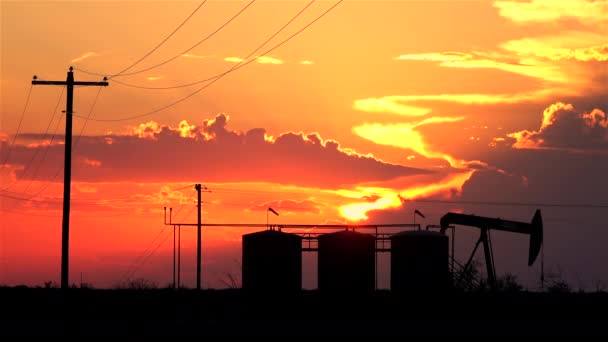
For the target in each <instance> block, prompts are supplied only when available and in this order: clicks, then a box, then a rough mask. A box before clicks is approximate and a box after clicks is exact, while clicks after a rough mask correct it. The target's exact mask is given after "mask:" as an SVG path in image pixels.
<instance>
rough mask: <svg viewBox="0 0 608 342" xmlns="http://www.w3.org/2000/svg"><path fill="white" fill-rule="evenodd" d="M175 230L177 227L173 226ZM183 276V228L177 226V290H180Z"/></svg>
mask: <svg viewBox="0 0 608 342" xmlns="http://www.w3.org/2000/svg"><path fill="white" fill-rule="evenodd" d="M173 228H175V226H173ZM181 275H182V226H177V288H178V289H180V288H181V287H182V285H181Z"/></svg>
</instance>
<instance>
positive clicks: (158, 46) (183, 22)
mask: <svg viewBox="0 0 608 342" xmlns="http://www.w3.org/2000/svg"><path fill="white" fill-rule="evenodd" d="M206 2H207V0H204V1H203V2H202V3H201V4H200V5H198V7H196V8H195V9H194V11H193V12H192V13H190V15H189V16H188V17H187V18H186V19H185V20H184V21H182V23H181V24H179V26H178V27H177V28H176V29H175V30H173V32H171V33H170V34H169V35H168V36H167V37H166V38H165V39H163V40H162V41H161V42H160V43H158V44H157V45H156V46H155V47H154V48H153V49H152V50H150V52H148V53H147V54H145V55H144V56H143V57H141V58H140V59H138V60H137V61H135V62H134V63H133V64H131V65H130V66H128V67H127V68H125V69H124V70H122V71H121V72H119V73H116V74H114V75H111V76H110V79H112V78H114V77H116V76H125V75H132V74H133V73H131V74H123V73H124V72H126V71H127V70H129V69H131V68H132V67H134V66H136V65H137V64H139V63H140V62H141V61H143V60H144V59H146V58H147V57H148V56H150V55H151V54H152V53H154V51H156V50H157V49H158V48H160V47H161V46H162V45H163V44H164V43H165V42H167V40H169V39H170V38H171V37H173V35H174V34H175V33H177V31H179V29H181V28H182V26H184V25H185V24H186V23H187V22H188V21H189V20H190V18H192V16H194V14H195V13H196V12H198V10H199V9H200V8H201V7H202V6H203V5H204V4H205V3H206ZM75 69H76V70H78V71H80V72H84V73H85V74H89V75H95V76H105V75H103V74H99V73H94V72H90V71H85V70H81V69H78V68H75Z"/></svg>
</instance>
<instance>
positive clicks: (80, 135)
mask: <svg viewBox="0 0 608 342" xmlns="http://www.w3.org/2000/svg"><path fill="white" fill-rule="evenodd" d="M100 93H101V88H100V89H99V91H98V92H97V95H96V96H95V99H94V100H93V103H92V104H91V108H89V113H88V115H87V116H86V117H84V119H85V120H86V121H85V122H84V124H83V125H82V128H81V129H80V133H79V134H78V136H77V137H76V140H75V141H74V150H75V149H76V148H77V147H78V143H79V142H80V138H81V137H82V135H83V133H84V130H85V128H86V124H87V122H88V121H89V120H90V119H91V117H92V115H93V109H95V105H96V104H97V101H98V99H99V95H100ZM58 127H59V124H58V125H57V127H56V128H55V133H57V128H58ZM54 136H55V135H53V137H54ZM51 142H52V140H51ZM49 146H50V144H49ZM47 153H48V149H47V150H46V151H45V154H44V155H43V160H44V158H45V157H46V154H47ZM40 165H41V164H39V166H38V168H39V167H40ZM38 168H37V169H36V172H35V174H37V173H38ZM62 170H63V165H60V166H59V168H58V169H57V172H55V175H54V176H53V177H51V179H50V180H48V181H47V182H46V184H45V185H44V186H43V187H42V188H41V189H39V190H38V191H37V192H35V193H34V194H26V193H25V190H27V188H28V187H29V186H30V185H31V184H32V183H33V182H34V178H32V180H31V181H30V183H29V184H28V185H27V187H26V189H25V190H24V193H23V195H27V196H28V197H27V198H25V199H24V200H27V199H32V198H34V197H36V196H38V195H40V194H41V193H43V192H44V191H46V189H48V187H49V186H50V185H51V183H52V182H53V181H54V180H55V179H56V178H57V177H58V176H59V174H60V173H61V171H62ZM0 196H1V194H0Z"/></svg>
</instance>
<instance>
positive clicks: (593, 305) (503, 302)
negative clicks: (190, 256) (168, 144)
mask: <svg viewBox="0 0 608 342" xmlns="http://www.w3.org/2000/svg"><path fill="white" fill-rule="evenodd" d="M0 298H1V303H2V304H1V306H2V309H1V314H0V322H1V326H2V329H1V333H0V337H8V336H20V337H23V336H35V335H39V336H52V335H69V336H71V337H77V336H78V337H86V338H94V337H99V336H116V337H118V336H125V335H128V336H137V337H160V336H177V335H197V336H200V337H208V336H218V337H219V336H222V337H229V336H256V335H258V336H259V335H262V336H266V335H273V336H288V337H298V336H310V337H313V336H314V337H317V338H321V337H324V336H336V335H337V336H376V337H377V336H385V335H400V336H446V337H454V336H464V335H477V336H495V337H499V336H501V337H502V336H524V335H525V336H558V335H559V336H562V337H564V336H576V337H581V336H599V335H608V327H607V326H606V322H608V319H607V318H608V312H607V311H606V308H607V307H608V293H563V294H550V293H527V292H518V293H495V294H490V293H454V294H444V295H438V294H426V295H425V294H420V293H412V294H411V295H407V296H397V295H394V294H391V293H389V292H376V293H373V294H368V295H348V294H341V295H336V294H328V293H320V292H318V291H302V292H299V293H296V294H291V295H287V294H273V295H271V294H260V293H256V294H251V293H249V294H248V293H245V292H243V291H241V290H206V291H201V292H197V291H194V290H181V291H174V290H170V289H167V290H164V289H155V290H91V289H72V290H71V291H69V292H67V293H66V292H62V291H61V290H59V289H43V288H19V287H17V288H0Z"/></svg>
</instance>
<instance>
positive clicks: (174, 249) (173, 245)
mask: <svg viewBox="0 0 608 342" xmlns="http://www.w3.org/2000/svg"><path fill="white" fill-rule="evenodd" d="M173 288H174V289H175V226H173Z"/></svg>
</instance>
